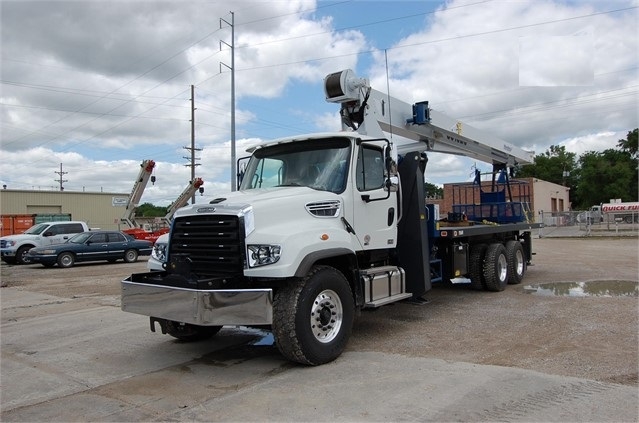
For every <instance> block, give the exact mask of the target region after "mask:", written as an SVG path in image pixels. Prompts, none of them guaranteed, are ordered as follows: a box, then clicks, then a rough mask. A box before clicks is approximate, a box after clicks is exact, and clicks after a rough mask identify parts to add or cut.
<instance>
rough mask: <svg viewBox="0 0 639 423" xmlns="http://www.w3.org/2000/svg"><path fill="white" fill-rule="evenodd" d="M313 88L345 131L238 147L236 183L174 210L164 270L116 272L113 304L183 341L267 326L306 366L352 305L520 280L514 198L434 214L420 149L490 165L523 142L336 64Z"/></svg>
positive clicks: (500, 167) (525, 227) (522, 232)
mask: <svg viewBox="0 0 639 423" xmlns="http://www.w3.org/2000/svg"><path fill="white" fill-rule="evenodd" d="M325 92H326V99H327V101H329V102H336V103H340V104H341V112H340V113H341V118H342V122H343V128H344V130H345V131H344V132H336V133H320V134H312V135H306V136H297V137H291V138H285V139H279V140H275V141H272V142H267V143H265V144H262V145H259V146H257V147H255V148H252V149H250V150H249V151H250V152H251V153H252V155H251V157H250V160H249V162H248V164H247V165H246V167H245V169H244V171H243V172H242V175H241V184H240V188H239V191H237V192H232V193H227V194H223V195H220V196H219V197H218V198H216V199H214V200H213V201H211V202H210V203H209V204H195V205H191V206H189V207H184V208H182V209H180V210H178V211H177V212H176V214H175V216H174V219H173V222H172V226H171V231H170V235H169V243H168V249H167V258H166V262H165V271H163V272H149V273H140V274H133V275H131V276H130V277H129V278H127V279H125V280H124V281H122V309H123V310H124V311H127V312H132V313H138V314H142V315H146V316H150V322H151V330H152V331H155V328H156V323H157V324H159V326H160V328H161V330H162V333H168V334H170V335H172V336H174V337H176V338H179V339H183V340H198V339H203V338H208V337H210V336H212V335H214V334H216V333H217V332H218V331H219V330H220V328H222V326H224V325H232V326H240V325H243V326H268V327H270V328H271V330H272V332H273V335H274V339H275V343H276V345H277V347H278V349H279V350H280V352H281V353H282V354H283V355H284V356H285V357H286V358H288V359H290V360H292V361H296V362H299V363H303V364H307V365H319V364H323V363H327V362H329V361H331V360H334V359H335V358H336V357H338V356H339V355H340V354H341V353H342V351H343V350H344V348H345V346H346V344H347V341H348V339H349V336H350V333H351V328H352V324H353V320H354V317H355V315H356V313H357V312H358V311H359V310H361V309H364V308H375V307H380V306H383V305H385V304H389V303H392V302H395V301H401V300H407V299H414V300H415V301H416V302H419V300H420V299H421V297H422V296H423V295H424V294H425V293H426V292H427V291H428V290H429V289H430V288H431V284H432V283H436V282H443V283H446V282H451V281H452V282H459V281H461V282H467V283H470V284H471V285H472V286H473V287H474V288H476V289H486V290H489V291H501V290H503V289H504V288H505V286H506V284H507V283H519V282H521V280H522V278H523V276H524V273H525V270H526V265H527V264H528V263H529V261H530V259H531V256H532V246H531V230H532V229H533V228H537V227H539V225H536V224H533V223H527V222H526V221H525V220H526V218H525V216H524V213H523V212H522V210H523V208H522V204H521V203H518V202H514V201H507V200H505V201H503V202H497V201H488V200H495V198H489V197H486V202H485V203H483V204H479V205H476V204H472V205H467V206H466V208H462V209H459V210H460V212H459V213H451V215H452V217H453V218H452V219H448V220H452V221H451V222H443V221H438V216H436V211H435V208H434V207H433V206H426V205H425V201H424V189H423V186H424V169H425V166H426V161H427V156H426V152H427V151H442V152H448V153H453V154H463V155H467V156H470V157H475V158H478V159H482V160H485V161H487V162H489V163H492V164H493V166H494V167H495V169H496V170H497V172H498V173H500V175H501V176H504V171H505V170H506V169H507V168H509V167H510V166H513V165H515V164H516V163H521V164H525V163H527V162H530V161H532V157H533V153H529V152H526V151H523V150H521V149H519V148H517V147H515V146H514V145H512V144H509V143H507V142H504V141H502V140H498V139H496V138H492V137H488V136H486V135H482V134H481V133H480V132H479V131H477V130H473V129H472V128H468V127H466V126H463V127H462V126H461V124H459V123H458V122H457V121H454V120H452V119H449V118H446V117H445V116H443V115H441V114H439V113H435V112H431V111H430V110H429V108H428V105H427V104H426V103H418V104H415V105H410V104H408V103H404V102H402V101H400V100H397V99H395V98H389V97H388V96H387V95H386V94H384V93H381V92H378V91H375V90H372V89H371V87H370V86H369V82H368V80H366V79H361V78H357V77H355V76H354V75H353V72H352V71H350V70H346V71H343V72H338V73H334V74H330V75H328V76H327V77H326V78H325ZM385 132H386V133H387V134H392V135H390V136H389V135H387V134H385ZM505 177H506V179H507V177H508V175H507V173H506V175H505ZM493 182H494V184H493V185H494V186H495V187H497V188H499V189H501V190H497V191H496V193H497V194H500V195H502V194H504V192H505V187H506V186H505V185H503V184H500V183H498V182H495V180H493ZM489 194H492V193H489ZM497 197H499V196H497ZM483 211H486V213H485V214H483ZM459 216H461V218H459V219H457V218H456V217H459ZM473 220H476V221H478V222H484V223H475V222H473Z"/></svg>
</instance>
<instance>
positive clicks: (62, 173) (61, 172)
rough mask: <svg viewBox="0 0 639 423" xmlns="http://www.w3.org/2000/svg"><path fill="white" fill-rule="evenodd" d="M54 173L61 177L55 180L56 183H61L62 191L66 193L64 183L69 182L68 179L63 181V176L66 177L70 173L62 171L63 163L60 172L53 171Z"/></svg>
mask: <svg viewBox="0 0 639 423" xmlns="http://www.w3.org/2000/svg"><path fill="white" fill-rule="evenodd" d="M53 173H57V174H58V175H60V179H54V181H56V182H59V183H60V191H64V187H63V186H62V183H63V182H69V180H68V179H62V175H66V174H67V173H69V172H63V171H62V163H60V171H55V170H54V171H53Z"/></svg>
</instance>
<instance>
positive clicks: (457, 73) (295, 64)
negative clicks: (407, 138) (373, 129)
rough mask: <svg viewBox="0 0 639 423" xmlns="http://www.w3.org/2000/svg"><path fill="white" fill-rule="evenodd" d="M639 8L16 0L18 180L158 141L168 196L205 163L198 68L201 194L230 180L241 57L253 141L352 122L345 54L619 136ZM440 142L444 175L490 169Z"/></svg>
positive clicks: (156, 192) (510, 116) (424, 93)
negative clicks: (347, 118) (342, 116)
mask: <svg viewBox="0 0 639 423" xmlns="http://www.w3.org/2000/svg"><path fill="white" fill-rule="evenodd" d="M638 17H639V0H608V1H600V0H449V1H440V0H419V1H382V0H378V1H364V0H355V1H340V0H335V1H332V0H322V1H313V0H290V1H289V0H286V1H284V0H281V1H278V0H268V1H261V0H257V1H251V0H233V1H226V0H216V1H210V0H209V1H204V0H202V1H198V0H195V1H188V2H186V1H173V0H166V1H151V0H139V1H129V0H110V1H106V0H85V1H78V0H73V1H63V0H62V1H61V0H46V1H31V0H26V1H17V0H16V1H11V0H0V26H1V29H0V54H1V56H0V113H1V116H2V119H1V120H0V185H3V186H4V185H6V188H7V189H35V190H59V189H60V179H62V180H63V183H62V185H63V187H64V190H65V191H85V192H114V193H129V192H131V190H132V188H133V184H134V180H135V178H136V177H137V175H138V173H139V170H140V166H139V165H140V163H142V161H144V160H147V159H150V160H154V161H155V162H156V167H155V170H154V173H153V175H154V176H155V179H156V181H155V183H154V184H150V183H149V184H148V186H147V189H146V191H145V192H144V195H143V197H142V202H149V203H152V204H155V205H158V206H168V205H169V204H171V203H172V202H173V201H174V200H175V199H176V198H177V197H178V195H179V194H180V193H181V192H182V190H183V189H184V188H185V187H186V186H187V185H188V183H189V181H190V179H191V167H190V166H189V164H190V158H191V150H190V148H191V86H193V92H194V96H193V103H194V105H195V109H196V110H195V112H194V122H195V123H194V135H195V137H194V138H195V153H194V155H195V157H196V159H197V160H196V164H197V165H196V166H195V175H196V176H198V177H201V178H202V179H203V180H204V194H203V195H202V196H197V199H196V202H205V201H208V199H210V198H215V196H216V193H223V192H228V191H230V189H231V182H230V179H231V176H230V168H231V138H232V134H231V133H232V130H231V116H232V113H231V110H232V100H231V99H232V96H231V92H232V79H233V78H232V76H233V75H234V79H235V90H234V91H235V140H236V141H235V144H236V156H237V157H238V158H240V157H243V156H246V155H247V154H248V153H246V149H247V148H249V147H251V146H253V145H255V144H258V143H260V142H262V141H268V140H271V139H274V138H279V137H284V136H291V135H298V134H305V133H311V132H323V131H334V130H339V129H340V120H339V117H338V111H339V110H338V109H339V106H338V105H336V104H331V103H327V102H326V101H325V98H324V91H323V79H324V77H325V76H326V75H327V74H329V73H333V72H337V71H340V70H343V69H353V70H354V72H355V73H356V74H357V75H358V76H360V77H366V78H369V79H370V81H371V85H372V87H373V88H375V89H377V90H379V91H383V92H387V90H390V92H391V95H392V96H393V97H396V98H400V99H402V100H403V101H405V102H408V103H414V102H417V101H423V100H428V101H429V104H430V107H431V108H432V109H434V110H437V111H440V112H442V113H445V114H447V115H448V116H450V117H453V118H455V119H458V120H460V121H462V122H464V123H465V124H469V125H472V126H474V127H477V128H480V129H482V130H484V131H486V132H488V133H490V134H491V135H494V136H496V137H499V138H502V139H504V140H506V141H508V142H510V143H512V144H514V145H517V146H519V147H521V148H524V149H526V150H529V151H534V152H535V153H536V154H541V153H543V152H544V151H546V150H547V149H548V148H549V147H550V146H551V145H561V146H565V147H566V149H567V150H568V151H571V152H575V153H577V154H578V155H579V154H582V153H583V152H585V151H601V150H604V149H607V148H614V147H615V146H616V144H617V141H618V140H619V139H622V138H625V137H626V134H627V133H628V132H629V131H631V130H632V129H634V128H636V127H638V126H639V122H638V121H639V117H638V110H639V90H638V88H639V65H638V64H639V32H638V30H637V28H639V22H638V20H639V19H638ZM231 47H232V48H231ZM231 69H233V70H234V72H232V71H231ZM429 159H430V160H429V162H428V168H427V170H426V173H427V175H426V180H427V181H428V182H430V183H434V184H437V185H442V184H443V183H447V182H462V181H467V180H470V179H471V177H472V174H473V169H474V167H477V168H479V169H480V170H482V171H489V170H490V165H488V164H485V163H481V162H479V163H476V162H474V161H472V160H470V159H465V158H462V157H458V156H452V155H443V154H431V155H430V157H429ZM61 166H62V168H61ZM61 169H62V170H61Z"/></svg>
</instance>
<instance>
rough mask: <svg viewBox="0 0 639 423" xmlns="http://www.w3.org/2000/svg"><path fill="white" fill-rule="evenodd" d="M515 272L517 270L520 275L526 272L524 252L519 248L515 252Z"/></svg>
mask: <svg viewBox="0 0 639 423" xmlns="http://www.w3.org/2000/svg"><path fill="white" fill-rule="evenodd" d="M515 266H516V267H515V272H517V274H518V275H519V276H521V275H523V274H524V255H523V254H522V252H521V250H517V251H516V252H515Z"/></svg>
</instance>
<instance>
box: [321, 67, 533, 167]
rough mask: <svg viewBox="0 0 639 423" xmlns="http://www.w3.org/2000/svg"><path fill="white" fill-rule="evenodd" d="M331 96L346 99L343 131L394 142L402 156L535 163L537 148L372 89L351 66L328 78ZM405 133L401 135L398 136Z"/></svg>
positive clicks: (340, 100) (334, 99) (326, 83)
mask: <svg viewBox="0 0 639 423" xmlns="http://www.w3.org/2000/svg"><path fill="white" fill-rule="evenodd" d="M324 90H325V93H326V100H327V101H329V102H332V103H340V104H341V106H342V107H341V110H340V115H341V117H342V127H343V129H347V128H351V129H354V130H356V131H357V132H359V133H361V134H363V135H370V136H374V137H384V136H386V135H385V133H386V134H392V136H393V139H392V140H391V141H392V142H393V144H394V146H395V148H396V149H397V152H398V153H399V154H404V153H406V152H410V151H433V152H440V153H448V154H456V155H462V156H466V157H472V158H475V159H477V160H481V161H484V162H487V163H492V164H494V165H506V166H514V165H515V164H527V163H532V161H533V158H534V152H530V151H526V150H523V149H521V148H519V147H517V146H515V145H513V144H511V143H509V142H507V141H504V140H501V139H499V138H497V137H494V136H492V135H489V134H487V133H485V132H483V131H481V130H479V129H477V128H473V127H472V126H470V125H466V124H464V123H462V122H460V121H458V120H455V119H453V118H450V117H448V116H446V115H445V114H443V113H440V112H436V111H434V110H431V109H430V108H429V107H428V102H420V103H416V104H412V105H411V104H409V103H406V102H404V101H402V100H400V99H397V98H395V97H391V96H389V95H387V94H385V93H383V92H381V91H377V90H374V89H372V88H371V86H370V83H369V81H368V79H364V78H358V77H356V76H355V75H354V73H353V71H352V70H350V69H347V70H343V71H340V72H336V73H332V74H330V75H328V76H327V77H326V78H325V79H324ZM395 136H397V137H401V138H400V139H396V138H394V137H395Z"/></svg>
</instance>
